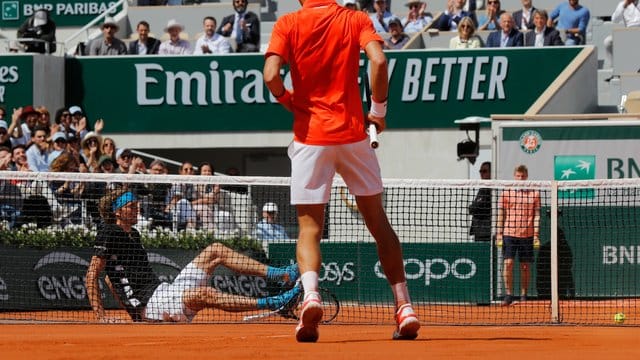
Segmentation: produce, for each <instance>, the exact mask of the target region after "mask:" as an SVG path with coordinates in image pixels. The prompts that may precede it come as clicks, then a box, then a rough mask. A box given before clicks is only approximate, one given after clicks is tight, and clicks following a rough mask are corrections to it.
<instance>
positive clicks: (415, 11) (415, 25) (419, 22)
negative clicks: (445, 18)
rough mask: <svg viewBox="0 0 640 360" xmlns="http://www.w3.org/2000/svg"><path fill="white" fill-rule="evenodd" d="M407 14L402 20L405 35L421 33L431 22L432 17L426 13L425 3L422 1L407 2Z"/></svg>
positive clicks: (411, 0)
mask: <svg viewBox="0 0 640 360" xmlns="http://www.w3.org/2000/svg"><path fill="white" fill-rule="evenodd" d="M405 6H407V7H408V8H409V13H408V14H407V16H406V17H404V18H403V19H402V24H403V26H404V31H405V32H407V33H416V32H421V31H422V29H424V28H425V27H426V26H427V25H429V23H430V22H431V21H432V20H433V15H431V13H427V12H426V11H427V3H426V2H424V1H422V0H409V1H407V3H406V4H405Z"/></svg>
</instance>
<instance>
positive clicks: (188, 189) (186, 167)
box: [173, 161, 196, 201]
mask: <svg viewBox="0 0 640 360" xmlns="http://www.w3.org/2000/svg"><path fill="white" fill-rule="evenodd" d="M178 173H179V174H180V175H183V176H193V175H194V174H195V169H194V168H193V164H192V163H191V162H189V161H185V162H183V163H182V165H180V169H179V170H178ZM173 187H174V188H178V189H179V190H180V193H181V194H182V195H183V197H184V198H185V199H187V200H189V201H193V199H194V198H195V196H196V194H195V192H196V189H195V187H194V186H193V184H188V183H183V184H175V185H174V186H173Z"/></svg>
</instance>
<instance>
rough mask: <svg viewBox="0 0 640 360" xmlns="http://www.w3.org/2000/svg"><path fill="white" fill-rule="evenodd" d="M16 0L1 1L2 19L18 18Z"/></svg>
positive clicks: (18, 11) (18, 10) (18, 12)
mask: <svg viewBox="0 0 640 360" xmlns="http://www.w3.org/2000/svg"><path fill="white" fill-rule="evenodd" d="M18 5H19V4H18V1H3V2H2V20H19V19H20V7H19V6H18Z"/></svg>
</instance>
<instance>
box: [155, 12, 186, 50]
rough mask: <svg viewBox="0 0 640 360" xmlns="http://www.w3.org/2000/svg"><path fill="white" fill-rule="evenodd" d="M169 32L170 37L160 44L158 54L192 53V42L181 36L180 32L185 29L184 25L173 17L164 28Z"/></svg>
mask: <svg viewBox="0 0 640 360" xmlns="http://www.w3.org/2000/svg"><path fill="white" fill-rule="evenodd" d="M164 31H165V32H166V33H168V34H169V39H168V40H166V41H163V42H162V44H160V49H159V50H158V54H160V55H187V54H191V44H189V42H188V41H187V40H184V39H181V38H180V33H181V32H183V31H184V26H182V24H180V23H179V22H178V21H177V20H175V19H171V20H169V22H168V23H167V26H166V27H165V28H164Z"/></svg>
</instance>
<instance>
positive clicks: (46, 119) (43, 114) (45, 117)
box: [36, 105, 51, 127]
mask: <svg viewBox="0 0 640 360" xmlns="http://www.w3.org/2000/svg"><path fill="white" fill-rule="evenodd" d="M36 111H37V112H38V114H39V115H40V116H39V117H38V120H37V124H38V125H41V126H47V127H49V126H51V114H49V109H47V107H46V106H44V105H42V106H38V107H36Z"/></svg>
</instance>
